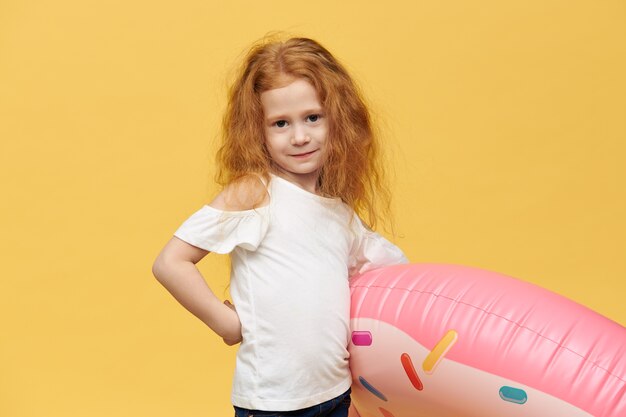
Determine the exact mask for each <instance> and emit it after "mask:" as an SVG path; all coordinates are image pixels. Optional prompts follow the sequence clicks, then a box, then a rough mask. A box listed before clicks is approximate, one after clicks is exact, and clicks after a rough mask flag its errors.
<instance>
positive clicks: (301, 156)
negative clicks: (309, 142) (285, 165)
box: [291, 149, 317, 159]
mask: <svg viewBox="0 0 626 417" xmlns="http://www.w3.org/2000/svg"><path fill="white" fill-rule="evenodd" d="M315 152H317V149H315V150H313V151H311V152H305V153H299V154H295V155H291V156H293V157H294V158H299V159H304V158H307V157H309V156H311V155H313V154H314V153H315Z"/></svg>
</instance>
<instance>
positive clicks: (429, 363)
mask: <svg viewBox="0 0 626 417" xmlns="http://www.w3.org/2000/svg"><path fill="white" fill-rule="evenodd" d="M457 338H458V334H457V332H456V331H454V330H448V332H447V333H446V335H445V336H444V337H443V338H441V340H440V341H439V342H437V344H436V345H435V347H434V348H433V350H431V351H430V353H429V354H428V356H426V359H424V362H423V363H422V369H424V372H426V373H427V374H432V373H433V372H435V368H436V367H437V365H439V362H441V360H442V359H443V357H444V356H445V355H446V353H448V351H449V350H450V348H452V346H454V343H456V339H457Z"/></svg>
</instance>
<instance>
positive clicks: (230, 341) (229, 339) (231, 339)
mask: <svg viewBox="0 0 626 417" xmlns="http://www.w3.org/2000/svg"><path fill="white" fill-rule="evenodd" d="M224 305H226V307H228V308H230V309H231V310H232V311H233V312H234V313H235V317H236V318H237V324H238V326H237V328H236V331H235V332H233V333H234V334H235V336H224V337H223V338H222V340H223V341H224V343H226V344H227V345H228V346H232V345H236V344H237V343H240V342H241V340H242V336H241V322H240V321H239V316H237V310H236V309H235V306H234V305H233V304H232V303H231V302H230V301H228V300H226V301H224Z"/></svg>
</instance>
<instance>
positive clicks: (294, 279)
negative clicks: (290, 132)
mask: <svg viewBox="0 0 626 417" xmlns="http://www.w3.org/2000/svg"><path fill="white" fill-rule="evenodd" d="M269 194H270V203H269V205H267V206H264V207H261V208H258V209H254V210H245V211H222V210H218V209H215V208H213V207H210V206H204V207H202V208H201V209H200V210H198V211H197V212H196V213H194V214H193V215H192V216H191V217H190V218H189V219H188V220H186V221H185V222H184V223H183V225H182V226H181V227H180V228H179V229H178V230H177V231H176V233H175V236H176V237H178V238H179V239H182V240H184V241H185V242H187V243H189V244H191V245H194V246H197V247H199V248H202V249H205V250H208V251H211V252H216V253H222V254H225V253H230V256H231V258H232V272H231V287H230V292H231V296H232V298H233V303H234V305H235V307H236V309H237V313H238V315H239V319H240V321H241V325H242V334H243V341H242V342H241V345H240V347H239V350H238V352H237V362H236V367H235V376H234V381H233V391H232V402H233V405H236V406H238V407H242V408H248V409H254V410H272V411H289V410H298V409H301V408H306V407H310V406H312V405H316V404H319V403H321V402H324V401H328V400H330V399H332V398H334V397H336V396H338V395H340V394H342V393H344V392H345V391H347V390H348V388H349V387H350V385H351V375H350V370H349V368H348V356H349V354H348V350H347V346H348V343H349V338H350V328H349V322H350V288H349V285H348V284H349V283H348V277H349V276H350V275H354V274H356V273H359V272H364V271H366V270H369V269H373V268H376V267H380V266H384V265H390V264H397V263H406V262H408V261H407V260H406V258H405V257H404V255H403V253H402V251H400V249H398V248H397V247H396V246H394V245H393V244H391V243H390V242H389V241H387V240H386V239H384V238H383V237H382V236H380V235H379V234H377V233H375V232H372V231H370V230H368V229H366V228H365V227H364V226H363V224H362V223H361V221H360V220H359V218H358V217H357V216H356V215H355V214H354V212H353V211H352V209H350V208H349V207H348V206H347V205H345V204H344V203H342V202H341V200H340V199H338V198H336V199H330V198H324V197H320V196H318V195H315V194H312V193H310V192H308V191H306V190H304V189H302V188H300V187H298V186H297V185H295V184H292V183H291V182H289V181H287V180H285V179H282V178H280V177H277V176H272V180H271V181H270V184H269ZM351 219H352V221H351Z"/></svg>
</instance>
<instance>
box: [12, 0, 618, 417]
mask: <svg viewBox="0 0 626 417" xmlns="http://www.w3.org/2000/svg"><path fill="white" fill-rule="evenodd" d="M275 30H281V31H288V32H290V33H294V34H299V35H306V36H309V37H312V38H315V39H317V40H319V41H320V42H322V43H323V44H324V45H326V46H327V47H328V48H329V49H330V50H331V51H332V52H333V53H334V54H335V55H337V56H338V57H339V58H340V59H341V60H342V61H343V62H345V63H346V65H347V66H348V68H350V69H351V70H352V72H353V74H354V76H355V77H356V78H357V80H358V81H359V82H360V83H361V85H362V86H363V88H364V90H365V92H366V94H367V97H368V98H369V100H370V101H371V102H372V105H373V108H374V110H375V111H376V114H377V115H378V117H379V119H380V120H382V121H383V122H384V126H383V129H384V132H385V133H386V143H387V145H386V149H388V150H389V154H390V158H391V160H392V161H393V165H394V167H395V180H394V183H393V184H394V185H393V191H394V195H395V207H396V213H397V219H396V227H397V230H398V232H399V234H400V236H399V237H398V238H397V239H396V243H397V244H399V245H400V246H401V247H402V248H403V249H404V250H405V252H406V253H407V255H408V256H409V258H410V259H411V260H412V261H413V262H443V263H456V264H464V265H472V266H477V267H481V268H485V269H490V270H494V271H498V272H502V273H505V274H508V275H511V276H515V277H518V278H521V279H524V280H526V281H530V282H534V283H536V284H539V285H541V286H543V287H545V288H548V289H551V290H553V291H556V292H558V293H560V294H563V295H565V296H567V297H569V298H572V299H574V300H576V301H578V302H580V303H582V304H584V305H587V306H589V307H590V308H592V309H594V310H596V311H598V312H600V313H602V314H604V315H606V316H608V317H609V318H611V319H613V320H615V321H617V322H619V323H621V324H626V307H625V305H626V304H625V302H624V295H625V294H626V284H625V278H626V256H625V255H626V250H625V249H626V237H625V236H626V219H625V217H626V216H625V214H626V196H625V189H626V170H625V166H626V164H625V163H624V159H625V157H626V145H625V141H626V121H625V118H626V82H625V78H624V74H626V59H625V56H626V50H625V47H626V6H625V3H624V2H623V1H621V0H612V1H611V0H602V1H592V0H588V1H572V0H562V1H546V0H530V1H524V2H503V1H499V0H493V1H487V0H479V1H460V0H456V1H453V0H450V1H429V2H425V1H408V0H407V1H404V2H398V1H385V2H377V3H375V4H369V3H367V2H362V1H328V0H320V1H316V2H309V3H299V2H293V1H269V2H258V1H249V2H246V1H242V0H236V1H228V2H221V1H220V2H217V1H196V0H193V1H186V2H178V3H176V2H171V1H156V2H155V1H145V0H138V1H120V0H118V1H69V0H60V1H56V2H24V1H17V0H5V1H3V2H2V4H1V5H0V118H1V123H0V139H1V142H0V143H1V145H0V146H1V148H0V162H1V163H0V170H1V172H0V174H1V177H0V178H1V181H2V187H1V190H2V195H1V196H0V201H1V203H0V207H1V210H2V213H1V216H0V222H1V230H2V236H3V239H2V241H1V242H2V243H1V245H2V246H1V253H2V265H3V271H2V280H0V297H1V300H2V301H1V303H0V317H1V319H0V320H1V331H0V415H1V416H7V417H26V416H28V417H31V416H32V417H35V416H36V417H40V416H46V417H57V416H58V417H61V416H62V417H69V416H89V417H98V416H103V417H105V416H106V417H111V416H116V417H126V416H128V417H130V416H133V417H135V416H151V417H159V416H168V417H170V416H190V417H191V416H218V415H219V416H227V415H231V408H230V398H229V391H230V382H231V372H232V368H233V364H234V362H233V359H234V353H235V349H234V348H228V347H226V346H225V345H223V344H222V342H221V340H220V339H219V338H218V337H216V336H214V335H213V334H211V333H210V332H209V330H208V329H207V328H205V327H204V325H203V324H202V323H201V322H200V321H198V320H197V319H195V318H193V317H192V316H191V315H190V314H189V313H187V312H186V311H184V310H183V309H182V308H181V307H180V306H178V305H177V304H176V302H175V301H174V300H173V298H171V297H170V296H169V294H168V293H167V292H166V291H165V290H164V289H163V288H162V287H160V285H159V284H158V283H157V282H156V280H154V278H153V277H152V275H151V271H150V268H151V265H152V261H153V260H154V258H155V256H156V255H157V253H158V251H159V250H160V249H161V247H162V246H163V245H164V244H165V242H166V241H167V240H168V239H169V238H170V236H171V235H172V233H173V232H174V230H175V229H176V228H177V227H178V226H179V225H180V223H181V222H182V221H183V220H184V219H185V218H187V216H189V215H190V214H191V213H192V212H193V211H195V210H196V209H198V208H199V207H200V206H201V205H202V204H204V203H206V202H207V200H208V199H209V198H210V196H211V195H212V193H213V192H214V188H212V186H211V176H212V173H213V167H212V165H213V155H212V154H213V152H214V145H213V144H212V141H213V139H214V138H215V136H216V133H217V128H218V123H219V117H220V114H221V112H222V109H223V105H224V94H225V89H224V85H225V82H226V80H227V79H228V77H229V73H230V70H231V69H232V68H233V66H234V65H235V64H236V62H237V59H238V57H240V56H241V53H242V51H243V50H244V48H245V47H246V46H247V45H249V44H250V43H251V42H252V41H254V40H256V39H258V38H260V37H261V36H263V35H264V34H265V33H267V32H269V31H275ZM200 267H201V271H202V272H203V273H204V274H205V276H206V277H207V279H208V280H209V281H210V283H211V285H212V286H213V288H214V289H215V291H217V292H218V293H220V294H224V293H225V289H226V285H227V276H226V271H227V265H226V262H225V260H224V259H220V258H217V257H215V256H213V257H209V258H207V259H205V260H204V261H203V262H202V263H201V265H200Z"/></svg>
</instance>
